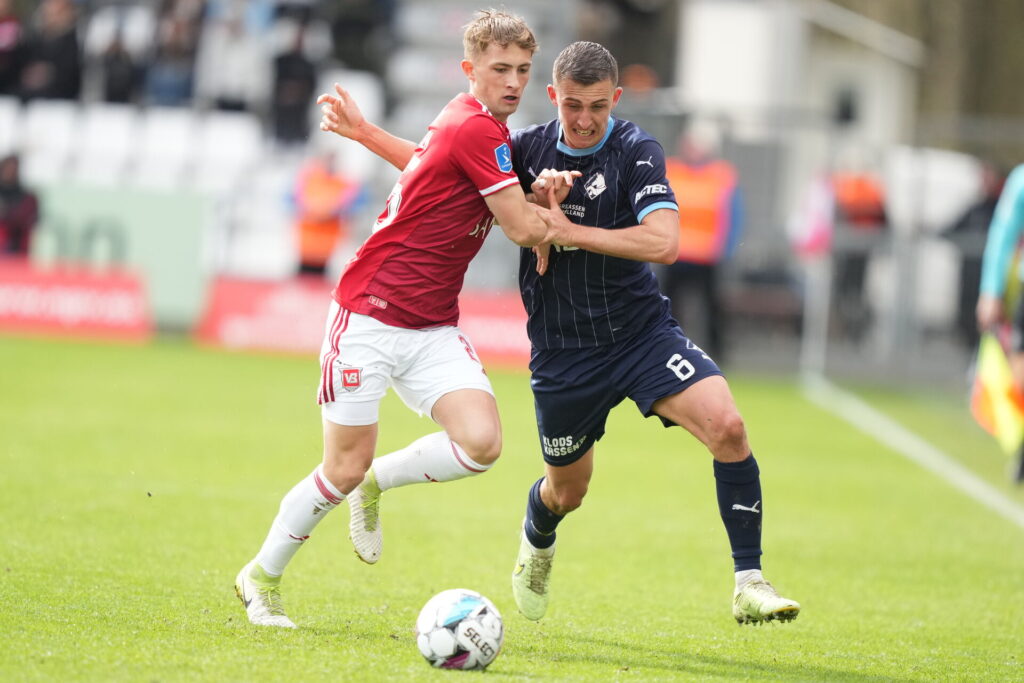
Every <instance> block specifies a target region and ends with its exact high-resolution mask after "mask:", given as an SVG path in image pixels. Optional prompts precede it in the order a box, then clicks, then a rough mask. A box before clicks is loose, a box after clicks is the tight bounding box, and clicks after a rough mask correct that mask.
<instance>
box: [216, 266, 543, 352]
mask: <svg viewBox="0 0 1024 683" xmlns="http://www.w3.org/2000/svg"><path fill="white" fill-rule="evenodd" d="M332 288H333V285H332V284H329V283H327V282H326V281H324V280H321V279H319V278H296V279H293V280H286V281H260V280H239V279H233V278H224V277H222V278H217V279H216V280H215V281H214V282H213V283H212V284H211V289H210V295H209V298H208V301H207V305H206V308H205V310H204V312H203V315H202V317H201V319H200V321H199V325H198V327H197V328H196V338H197V339H198V340H199V341H200V342H201V343H203V344H209V345H213V346H221V347H224V348H229V349H239V350H241V349H247V350H259V351H283V352H292V353H318V352H319V351H320V343H321V341H322V340H323V334H324V321H325V318H326V316H327V308H328V303H329V300H330V296H331V289H332ZM459 309H460V311H461V319H460V321H459V326H460V327H461V328H462V329H463V330H464V331H465V332H466V334H467V335H468V336H469V338H470V339H471V340H472V342H473V346H474V347H475V348H476V351H477V353H478V354H479V355H480V358H481V360H482V361H483V362H484V363H485V364H486V365H504V366H509V367H521V368H526V366H527V363H528V361H529V359H530V342H529V340H528V339H527V337H526V312H525V311H524V310H523V305H522V303H521V301H520V299H519V295H518V294H517V293H515V292H502V293H497V294H485V293H476V292H465V293H463V295H462V296H461V297H460V298H459Z"/></svg>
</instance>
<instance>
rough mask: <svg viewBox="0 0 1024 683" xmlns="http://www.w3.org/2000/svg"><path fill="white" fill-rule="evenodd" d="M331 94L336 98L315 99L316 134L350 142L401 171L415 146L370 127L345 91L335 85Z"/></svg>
mask: <svg viewBox="0 0 1024 683" xmlns="http://www.w3.org/2000/svg"><path fill="white" fill-rule="evenodd" d="M334 90H335V92H336V93H337V95H336V96H335V95H331V94H328V93H324V94H322V95H320V97H318V98H316V103H317V104H319V105H320V113H321V116H320V130H322V131H325V132H328V133H336V134H338V135H340V136H341V137H343V138H348V139H349V140H354V141H355V142H358V143H359V144H361V145H362V146H363V147H366V149H368V150H370V151H371V152H373V153H374V154H376V155H377V156H379V157H380V158H381V159H383V160H384V161H386V162H388V163H389V164H391V165H392V166H394V167H395V168H397V169H398V170H399V171H401V170H404V169H405V167H406V165H407V164H408V163H409V160H410V159H411V158H412V154H413V152H414V151H416V143H415V142H412V141H411V140H406V139H404V138H400V137H398V136H395V135H392V134H391V133H389V132H387V131H386V130H384V129H383V128H381V127H380V126H377V125H375V124H372V123H370V122H369V121H367V120H366V119H365V118H364V117H363V112H361V111H360V110H359V105H357V104H356V101H355V100H354V99H353V98H352V95H350V94H349V92H348V91H347V90H345V89H344V88H342V87H341V86H340V85H338V84H337V83H335V84H334Z"/></svg>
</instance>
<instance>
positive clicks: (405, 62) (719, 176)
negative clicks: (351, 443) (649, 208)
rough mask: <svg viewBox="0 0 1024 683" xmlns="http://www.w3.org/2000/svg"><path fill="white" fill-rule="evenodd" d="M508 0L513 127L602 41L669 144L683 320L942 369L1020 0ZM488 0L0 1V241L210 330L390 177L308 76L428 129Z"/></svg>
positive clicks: (906, 368) (707, 335)
mask: <svg viewBox="0 0 1024 683" xmlns="http://www.w3.org/2000/svg"><path fill="white" fill-rule="evenodd" d="M485 4H487V3H485ZM505 5H506V7H507V8H508V9H510V10H512V11H514V12H517V13H519V14H522V15H523V16H524V17H525V18H526V19H527V20H528V21H529V22H530V24H531V26H532V27H533V28H534V29H535V31H536V33H537V35H538V39H539V42H540V44H541V51H540V53H538V55H537V58H536V62H535V73H534V76H533V78H532V81H531V84H530V86H529V91H528V93H527V95H526V98H525V100H524V103H523V106H522V108H521V110H520V111H519V112H518V113H517V114H516V115H515V116H514V117H513V118H512V119H511V120H510V124H511V125H512V126H513V127H516V126H522V125H527V124H530V123H534V122H540V121H544V120H547V119H549V118H552V117H553V116H554V110H553V108H552V107H551V106H550V103H549V102H548V101H547V97H546V95H545V93H544V86H545V84H546V83H547V82H548V80H549V76H548V74H549V72H550V65H551V62H552V61H553V59H554V57H555V55H557V53H558V51H559V50H560V49H561V48H562V47H563V46H565V45H566V44H568V43H569V42H571V41H573V40H578V39H589V40H596V41H598V42H601V43H603V44H605V45H606V46H607V47H608V48H609V49H611V51H612V52H613V54H615V55H616V57H617V58H618V60H619V63H620V70H621V80H622V83H621V84H622V85H623V86H624V88H625V94H624V97H623V99H622V102H621V104H620V106H619V108H618V109H617V110H616V115H619V116H621V117H624V118H628V119H631V120H634V121H636V122H637V123H639V124H640V125H642V126H644V127H645V128H647V129H648V130H649V131H650V132H652V133H653V134H655V135H656V136H657V137H658V138H659V140H660V141H661V142H662V145H663V146H664V148H665V150H666V152H667V154H668V155H669V156H670V157H671V162H670V179H671V180H672V183H673V187H674V188H675V189H676V192H677V194H678V195H680V197H681V198H686V200H687V202H688V203H687V204H686V205H683V204H682V203H681V210H682V214H683V215H684V216H685V217H686V220H685V221H683V223H682V224H681V229H682V230H689V231H690V232H689V234H688V235H686V239H684V240H683V243H684V244H685V245H691V246H692V248H691V249H689V250H681V252H680V255H679V263H677V264H676V265H675V266H671V267H667V268H665V269H664V270H663V271H662V272H661V273H660V276H661V277H662V281H663V285H664V289H665V291H666V293H669V294H671V295H672V299H673V305H674V306H675V307H676V310H677V313H678V315H679V316H680V317H681V318H682V320H683V323H684V327H686V329H687V330H688V332H689V333H690V336H692V337H693V338H695V339H698V340H704V343H705V345H706V346H707V347H708V348H709V350H711V351H713V353H715V355H716V357H719V358H720V359H721V360H723V361H724V362H725V363H726V364H727V365H730V364H743V363H746V364H748V365H749V366H754V367H769V368H773V369H775V368H782V369H795V368H797V367H799V366H800V365H801V364H802V365H804V366H808V365H810V366H814V367H816V368H818V369H823V368H825V367H828V368H829V369H831V370H833V371H835V372H846V373H851V374H856V375H858V376H862V375H864V374H865V373H867V372H868V371H874V372H875V374H876V375H877V376H879V377H884V378H888V379H896V380H899V381H904V380H906V379H907V378H914V379H918V380H922V381H931V380H933V379H936V378H938V379H939V380H940V381H948V382H950V383H953V382H961V381H962V378H963V375H964V374H965V370H966V368H967V367H968V366H969V364H970V359H971V355H972V353H973V348H974V345H975V344H976V342H977V332H976V325H975V323H974V304H975V301H976V300H977V292H978V279H979V277H980V263H981V254H982V250H983V247H984V240H985V233H986V230H987V228H988V225H989V222H990V220H991V215H992V211H993V209H994V206H995V202H996V199H997V198H998V196H999V192H1000V189H1001V186H1002V182H1003V180H1004V178H1005V176H1006V174H1007V173H1008V172H1009V170H1010V169H1012V168H1013V167H1014V166H1015V165H1016V164H1018V163H1020V162H1021V161H1022V160H1024V91H1022V90H1021V89H1020V88H1019V76H1018V74H1017V69H1016V65H1017V64H1019V63H1020V58H1019V56H1018V54H1017V53H1018V52H1020V50H1021V48H1020V47H1019V42H1020V41H1019V39H1018V38H1017V35H1018V34H1019V29H1020V28H1021V27H1022V26H1024V5H1022V4H1021V3H1020V2H1019V1H1018V0H978V1H976V2H968V0H942V1H941V2H938V1H929V0H902V1H901V2H898V3H897V2H885V1H883V0H834V1H827V0H569V1H566V2H557V3H552V2H542V1H541V0H524V1H522V2H509V3H505ZM481 6H482V5H479V3H472V2H464V1H459V0H439V1H437V2H430V1H429V0H331V1H326V0H137V1H131V2H129V1H125V0H77V1H76V0H39V1H31V0H0V156H4V157H6V158H5V160H4V162H3V165H0V207H2V208H3V210H4V212H5V214H4V217H3V218H0V231H2V235H0V237H2V238H3V250H4V251H5V252H7V253H8V254H13V255H17V256H20V257H21V258H22V259H27V260H28V262H29V263H30V264H31V266H32V268H34V269H35V270H36V271H38V272H45V271H46V270H47V269H52V268H54V267H55V266H56V265H59V264H67V263H75V264H80V265H85V266H87V267H88V268H90V269H92V270H94V271H103V270H104V269H111V268H124V269H129V270H131V271H133V272H134V273H136V274H138V275H139V277H140V279H141V281H142V283H143V285H144V288H145V291H146V297H147V301H148V306H149V309H150V311H151V315H152V317H153V322H154V324H155V326H156V328H157V329H160V330H166V331H179V332H180V331H191V330H194V329H196V328H197V327H198V326H201V325H202V321H201V319H203V318H204V316H205V314H206V312H208V309H209V307H210V301H211V300H212V299H213V298H216V296H215V295H211V291H213V290H215V289H216V288H217V286H218V285H219V286H221V287H224V286H227V285H226V284H225V283H229V282H236V283H237V282H243V281H244V282H259V283H278V284H280V283H293V282H295V281H296V280H297V279H298V280H303V279H305V280H308V279H310V278H312V279H314V280H317V281H319V282H324V283H329V282H330V281H331V280H332V279H333V278H335V277H336V276H337V273H338V272H339V270H340V268H341V267H342V265H343V263H344V262H345V260H346V259H347V258H348V255H350V254H351V253H352V250H353V249H354V248H356V247H357V246H358V243H359V242H360V241H361V239H362V238H363V237H364V236H365V235H366V234H367V233H368V231H369V228H370V225H371V224H372V220H373V217H374V216H375V214H376V213H377V210H378V208H379V207H380V206H381V205H382V201H383V198H384V197H385V196H386V195H387V193H388V191H389V189H390V185H391V184H392V183H393V181H394V178H395V177H396V172H395V171H394V169H391V168H389V167H387V166H386V165H384V164H382V163H380V162H379V161H378V160H376V159H375V158H373V157H372V156H371V155H369V154H368V153H366V152H365V151H363V150H360V149H357V148H355V146H354V145H352V144H351V143H347V142H343V141H341V140H338V139H336V138H332V137H331V136H328V135H326V134H323V133H321V132H319V131H318V130H317V129H316V121H317V120H318V111H317V108H316V106H315V99H316V96H317V94H318V93H319V92H324V91H327V90H329V89H330V88H331V85H332V84H333V83H335V82H339V83H342V84H343V85H345V86H346V87H347V88H348V89H350V91H351V92H352V93H353V95H354V96H355V97H356V99H357V101H358V102H359V103H360V106H361V107H362V109H363V111H364V113H365V114H366V115H367V118H369V119H371V120H374V121H376V122H379V123H382V124H383V125H385V127H387V128H388V129H389V130H392V131H393V132H396V133H398V134H400V135H403V136H405V137H409V138H412V139H418V138H419V137H420V136H421V135H422V132H423V131H424V130H425V128H426V126H427V124H428V123H429V122H430V120H431V119H432V118H433V116H434V115H435V114H436V113H437V111H439V110H440V108H441V107H442V106H443V105H444V103H445V102H447V101H448V100H449V99H450V98H451V97H452V96H453V95H454V94H455V93H457V92H459V91H460V90H463V89H464V87H465V85H464V77H463V76H462V73H461V71H460V70H459V68H458V60H459V59H460V58H461V42H460V36H461V27H462V25H463V24H464V23H465V22H466V21H467V20H468V19H469V17H470V16H471V15H472V12H473V11H474V10H475V9H478V8H479V7H481ZM515 260H516V257H515V250H514V249H513V248H512V247H511V245H509V244H508V243H507V242H506V241H504V240H502V239H498V238H492V239H491V240H489V241H488V242H487V244H486V246H485V248H484V251H483V252H482V254H481V256H480V257H479V258H478V260H477V261H476V262H475V263H474V266H473V268H472V269H471V271H470V275H469V279H468V281H467V289H468V290H470V291H479V292H506V293H508V292H512V293H514V291H515V287H516V279H515ZM0 268H4V266H3V265H0ZM19 291H20V290H19ZM0 294H2V293H0ZM11 296H13V295H10V296H9V297H8V299H4V297H3V296H0V315H2V314H3V310H2V309H3V306H4V305H5V304H4V301H8V302H9V301H11V300H13V299H11ZM296 301H297V299H294V298H288V297H285V298H284V302H285V303H283V304H281V306H283V307H284V310H288V307H289V306H291V307H292V310H294V307H295V306H296V305H298V304H296ZM6 305H8V306H13V305H14V304H10V303H8V304H6ZM19 305H20V304H19ZM321 309H322V303H321V304H317V308H316V311H315V313H311V314H310V319H316V318H318V317H319V316H321V315H322V310H321ZM268 324H269V323H268ZM240 336H244V335H240ZM240 336H239V338H240ZM312 336H313V339H314V341H317V340H318V339H319V330H316V331H315V332H314V333H313V335H312ZM474 337H476V335H474ZM239 343H241V342H239ZM242 345H244V344H242ZM254 345H257V346H258V345H259V344H254Z"/></svg>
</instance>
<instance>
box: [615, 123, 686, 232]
mask: <svg viewBox="0 0 1024 683" xmlns="http://www.w3.org/2000/svg"><path fill="white" fill-rule="evenodd" d="M626 163H627V164H628V168H627V170H626V174H625V178H626V186H627V190H628V191H629V201H630V203H631V204H632V205H633V213H635V214H636V220H637V222H638V223H639V222H642V221H643V219H644V217H645V216H647V214H649V213H650V212H652V211H654V210H655V209H672V210H673V211H678V210H679V206H678V205H677V204H676V196H675V194H674V193H673V192H672V188H671V187H670V186H669V184H668V178H667V177H666V175H665V151H664V150H663V149H662V148H661V145H659V144H658V143H657V142H655V141H654V140H650V139H648V140H642V141H640V142H639V143H637V144H636V145H634V146H633V150H632V154H629V155H627V161H626Z"/></svg>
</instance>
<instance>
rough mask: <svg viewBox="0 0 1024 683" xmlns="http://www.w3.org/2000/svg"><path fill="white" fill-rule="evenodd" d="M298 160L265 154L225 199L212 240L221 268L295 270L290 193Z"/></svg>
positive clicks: (270, 273)
mask: <svg viewBox="0 0 1024 683" xmlns="http://www.w3.org/2000/svg"><path fill="white" fill-rule="evenodd" d="M300 162H301V157H297V158H296V157H288V156H283V155H276V156H268V157H266V158H265V160H264V163H262V164H259V165H258V166H256V167H255V168H253V169H252V172H251V173H250V174H248V176H247V178H246V182H245V183H244V184H243V185H242V186H241V187H240V188H239V189H238V190H237V192H234V193H232V194H231V195H230V201H227V202H224V203H222V205H221V208H222V211H221V212H220V216H219V218H220V219H221V220H220V221H218V227H219V230H218V231H217V236H216V237H215V238H214V243H215V244H214V245H213V246H214V250H215V253H216V261H217V263H216V264H215V265H216V268H217V271H218V272H220V273H224V274H228V275H233V276H236V277H248V278H257V279H280V278H287V277H290V276H292V275H293V274H294V273H295V272H296V269H297V267H298V254H297V250H296V246H295V238H294V235H293V232H292V219H293V212H294V207H293V203H292V199H291V193H292V187H293V185H294V183H295V178H296V176H297V174H298V169H299V165H300Z"/></svg>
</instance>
